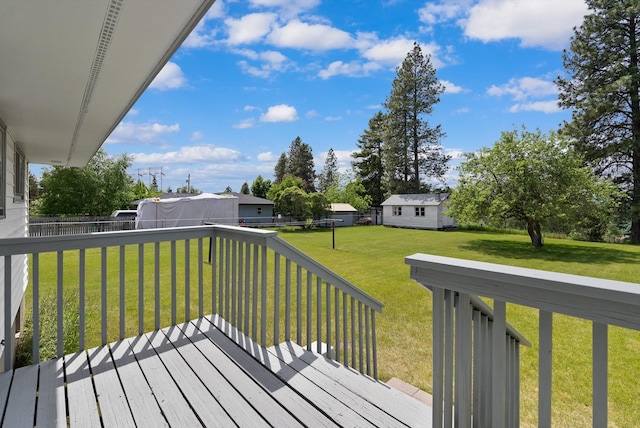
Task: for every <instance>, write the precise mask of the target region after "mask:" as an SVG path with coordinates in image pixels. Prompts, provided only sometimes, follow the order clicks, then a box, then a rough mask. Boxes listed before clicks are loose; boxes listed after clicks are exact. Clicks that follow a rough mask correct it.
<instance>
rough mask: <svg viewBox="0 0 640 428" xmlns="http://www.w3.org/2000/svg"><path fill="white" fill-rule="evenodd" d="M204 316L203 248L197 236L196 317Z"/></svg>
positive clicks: (200, 239)
mask: <svg viewBox="0 0 640 428" xmlns="http://www.w3.org/2000/svg"><path fill="white" fill-rule="evenodd" d="M203 316H204V248H203V242H202V238H198V318H202V317H203Z"/></svg>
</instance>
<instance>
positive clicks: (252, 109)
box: [243, 105, 260, 111]
mask: <svg viewBox="0 0 640 428" xmlns="http://www.w3.org/2000/svg"><path fill="white" fill-rule="evenodd" d="M243 110H244V111H254V110H260V109H259V108H258V107H256V106H249V105H247V106H244V108H243Z"/></svg>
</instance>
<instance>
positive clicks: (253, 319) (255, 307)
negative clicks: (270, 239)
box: [251, 245, 260, 341]
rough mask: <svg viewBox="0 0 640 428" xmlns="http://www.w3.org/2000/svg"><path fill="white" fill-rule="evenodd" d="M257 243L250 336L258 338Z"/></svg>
mask: <svg viewBox="0 0 640 428" xmlns="http://www.w3.org/2000/svg"><path fill="white" fill-rule="evenodd" d="M258 254H259V252H258V245H254V246H253V295H252V296H251V298H252V300H251V303H252V305H253V311H252V314H251V338H252V339H253V340H254V341H256V340H258V268H259V267H260V263H259V260H258Z"/></svg>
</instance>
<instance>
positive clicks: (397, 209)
mask: <svg viewBox="0 0 640 428" xmlns="http://www.w3.org/2000/svg"><path fill="white" fill-rule="evenodd" d="M393 215H402V207H398V206H394V207H393Z"/></svg>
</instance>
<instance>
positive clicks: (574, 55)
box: [556, 0, 640, 244]
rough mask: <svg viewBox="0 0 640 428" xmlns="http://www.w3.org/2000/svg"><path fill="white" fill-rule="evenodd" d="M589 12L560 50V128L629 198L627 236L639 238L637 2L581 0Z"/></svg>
mask: <svg viewBox="0 0 640 428" xmlns="http://www.w3.org/2000/svg"><path fill="white" fill-rule="evenodd" d="M586 3H587V6H588V7H589V10H590V14H589V15H587V16H585V19H584V21H583V23H582V25H581V26H580V27H578V28H576V29H575V34H574V36H573V37H572V39H571V49H570V51H565V52H564V55H563V63H564V67H565V69H566V71H567V74H568V76H567V77H566V78H564V77H559V78H558V79H557V81H556V83H557V84H558V87H559V88H560V106H562V107H565V108H570V109H572V119H571V122H570V123H566V124H565V131H566V132H567V133H568V134H569V135H570V136H571V137H572V138H573V141H574V142H575V146H576V148H577V149H578V150H580V151H581V152H583V153H584V155H585V158H586V160H587V162H588V164H589V165H591V166H593V167H594V168H595V171H596V173H597V174H599V175H601V176H604V177H607V176H609V177H612V178H613V179H614V180H615V181H616V182H617V183H619V184H620V185H621V188H622V189H623V190H625V191H626V192H627V194H628V195H629V200H630V210H629V211H630V212H629V217H630V219H631V242H632V243H635V244H640V68H639V64H638V58H639V56H640V2H638V1H637V0H619V1H609V0H586Z"/></svg>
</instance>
